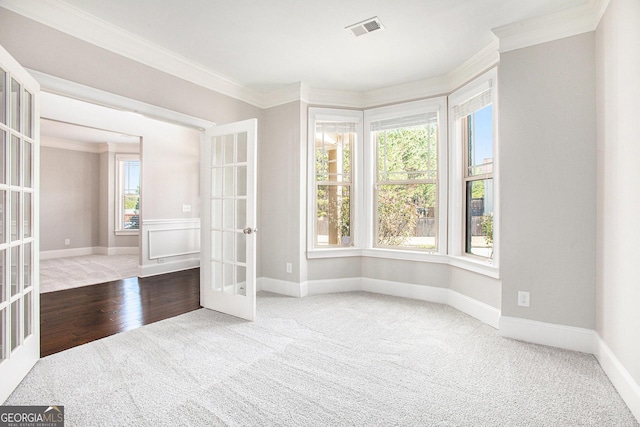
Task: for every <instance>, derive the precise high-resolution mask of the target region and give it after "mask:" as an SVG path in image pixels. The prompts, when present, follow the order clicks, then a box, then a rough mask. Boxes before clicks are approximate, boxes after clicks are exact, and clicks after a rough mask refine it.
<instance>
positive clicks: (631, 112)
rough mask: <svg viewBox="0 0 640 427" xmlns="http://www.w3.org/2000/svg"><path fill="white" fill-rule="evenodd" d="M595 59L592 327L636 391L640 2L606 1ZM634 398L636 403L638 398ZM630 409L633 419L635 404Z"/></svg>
mask: <svg viewBox="0 0 640 427" xmlns="http://www.w3.org/2000/svg"><path fill="white" fill-rule="evenodd" d="M596 58H597V73H596V75H597V100H598V113H597V129H598V134H597V135H598V182H597V184H598V186H597V188H598V223H597V241H598V245H597V247H598V252H597V275H596V285H597V318H596V320H597V322H596V327H597V332H598V334H599V335H600V337H601V338H602V340H603V341H604V342H605V343H606V345H607V346H608V347H609V348H610V349H611V351H612V352H613V353H614V355H615V356H616V357H617V359H618V360H619V361H620V362H621V363H622V365H623V366H624V367H625V368H626V370H627V371H628V372H629V374H630V375H631V377H632V378H633V380H634V381H635V383H636V387H637V385H638V384H640V335H639V332H638V331H640V309H639V308H638V303H639V302H640V286H639V283H640V282H639V280H640V279H639V278H640V246H639V245H638V243H639V242H640V222H639V221H640V197H639V196H638V190H637V188H638V184H639V183H640V143H638V117H640V2H639V1H637V0H613V1H612V2H611V4H610V5H609V8H608V9H607V12H606V13H605V15H604V17H603V18H602V20H601V22H600V26H599V27H598V29H597V31H596ZM637 399H638V402H640V394H639V395H638V396H637ZM636 409H637V410H638V412H637V414H640V405H638V406H637V408H636ZM637 416H638V415H637Z"/></svg>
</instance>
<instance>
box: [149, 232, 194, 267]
mask: <svg viewBox="0 0 640 427" xmlns="http://www.w3.org/2000/svg"><path fill="white" fill-rule="evenodd" d="M181 230H197V231H198V233H196V234H198V235H199V234H200V226H199V225H198V227H173V228H162V229H159V230H149V232H148V233H147V238H148V239H149V242H148V244H149V259H150V260H154V259H160V258H170V257H176V256H183V255H191V254H200V249H191V250H187V251H175V252H169V253H155V251H156V250H157V249H154V247H153V245H152V244H151V243H152V238H151V236H153V235H158V234H160V233H166V232H168V231H181ZM199 243H200V242H198V247H199V246H200V245H199Z"/></svg>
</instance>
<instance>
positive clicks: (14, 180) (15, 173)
mask: <svg viewBox="0 0 640 427" xmlns="http://www.w3.org/2000/svg"><path fill="white" fill-rule="evenodd" d="M11 185H20V138H18V137H17V136H15V135H11Z"/></svg>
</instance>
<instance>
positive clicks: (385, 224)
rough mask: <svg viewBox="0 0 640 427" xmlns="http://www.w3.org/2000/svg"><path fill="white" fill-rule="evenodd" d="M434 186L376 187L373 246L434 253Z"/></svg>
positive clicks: (435, 190) (435, 226)
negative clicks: (376, 226) (375, 231)
mask: <svg viewBox="0 0 640 427" xmlns="http://www.w3.org/2000/svg"><path fill="white" fill-rule="evenodd" d="M436 194H437V186H436V184H393V185H380V186H379V187H378V191H377V206H378V208H377V223H378V230H377V246H387V247H389V246H391V247H403V248H409V249H425V250H436V231H437V229H438V227H437V222H436V217H435V206H436Z"/></svg>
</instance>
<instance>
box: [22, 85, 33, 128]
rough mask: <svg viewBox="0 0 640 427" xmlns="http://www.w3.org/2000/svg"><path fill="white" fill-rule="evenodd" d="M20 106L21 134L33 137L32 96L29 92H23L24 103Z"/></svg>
mask: <svg viewBox="0 0 640 427" xmlns="http://www.w3.org/2000/svg"><path fill="white" fill-rule="evenodd" d="M22 105H23V107H24V110H23V113H24V115H23V117H24V127H23V133H24V134H25V135H26V136H28V137H29V138H31V137H32V136H33V95H32V94H31V93H30V92H29V91H26V90H25V91H24V102H23V103H22Z"/></svg>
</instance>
